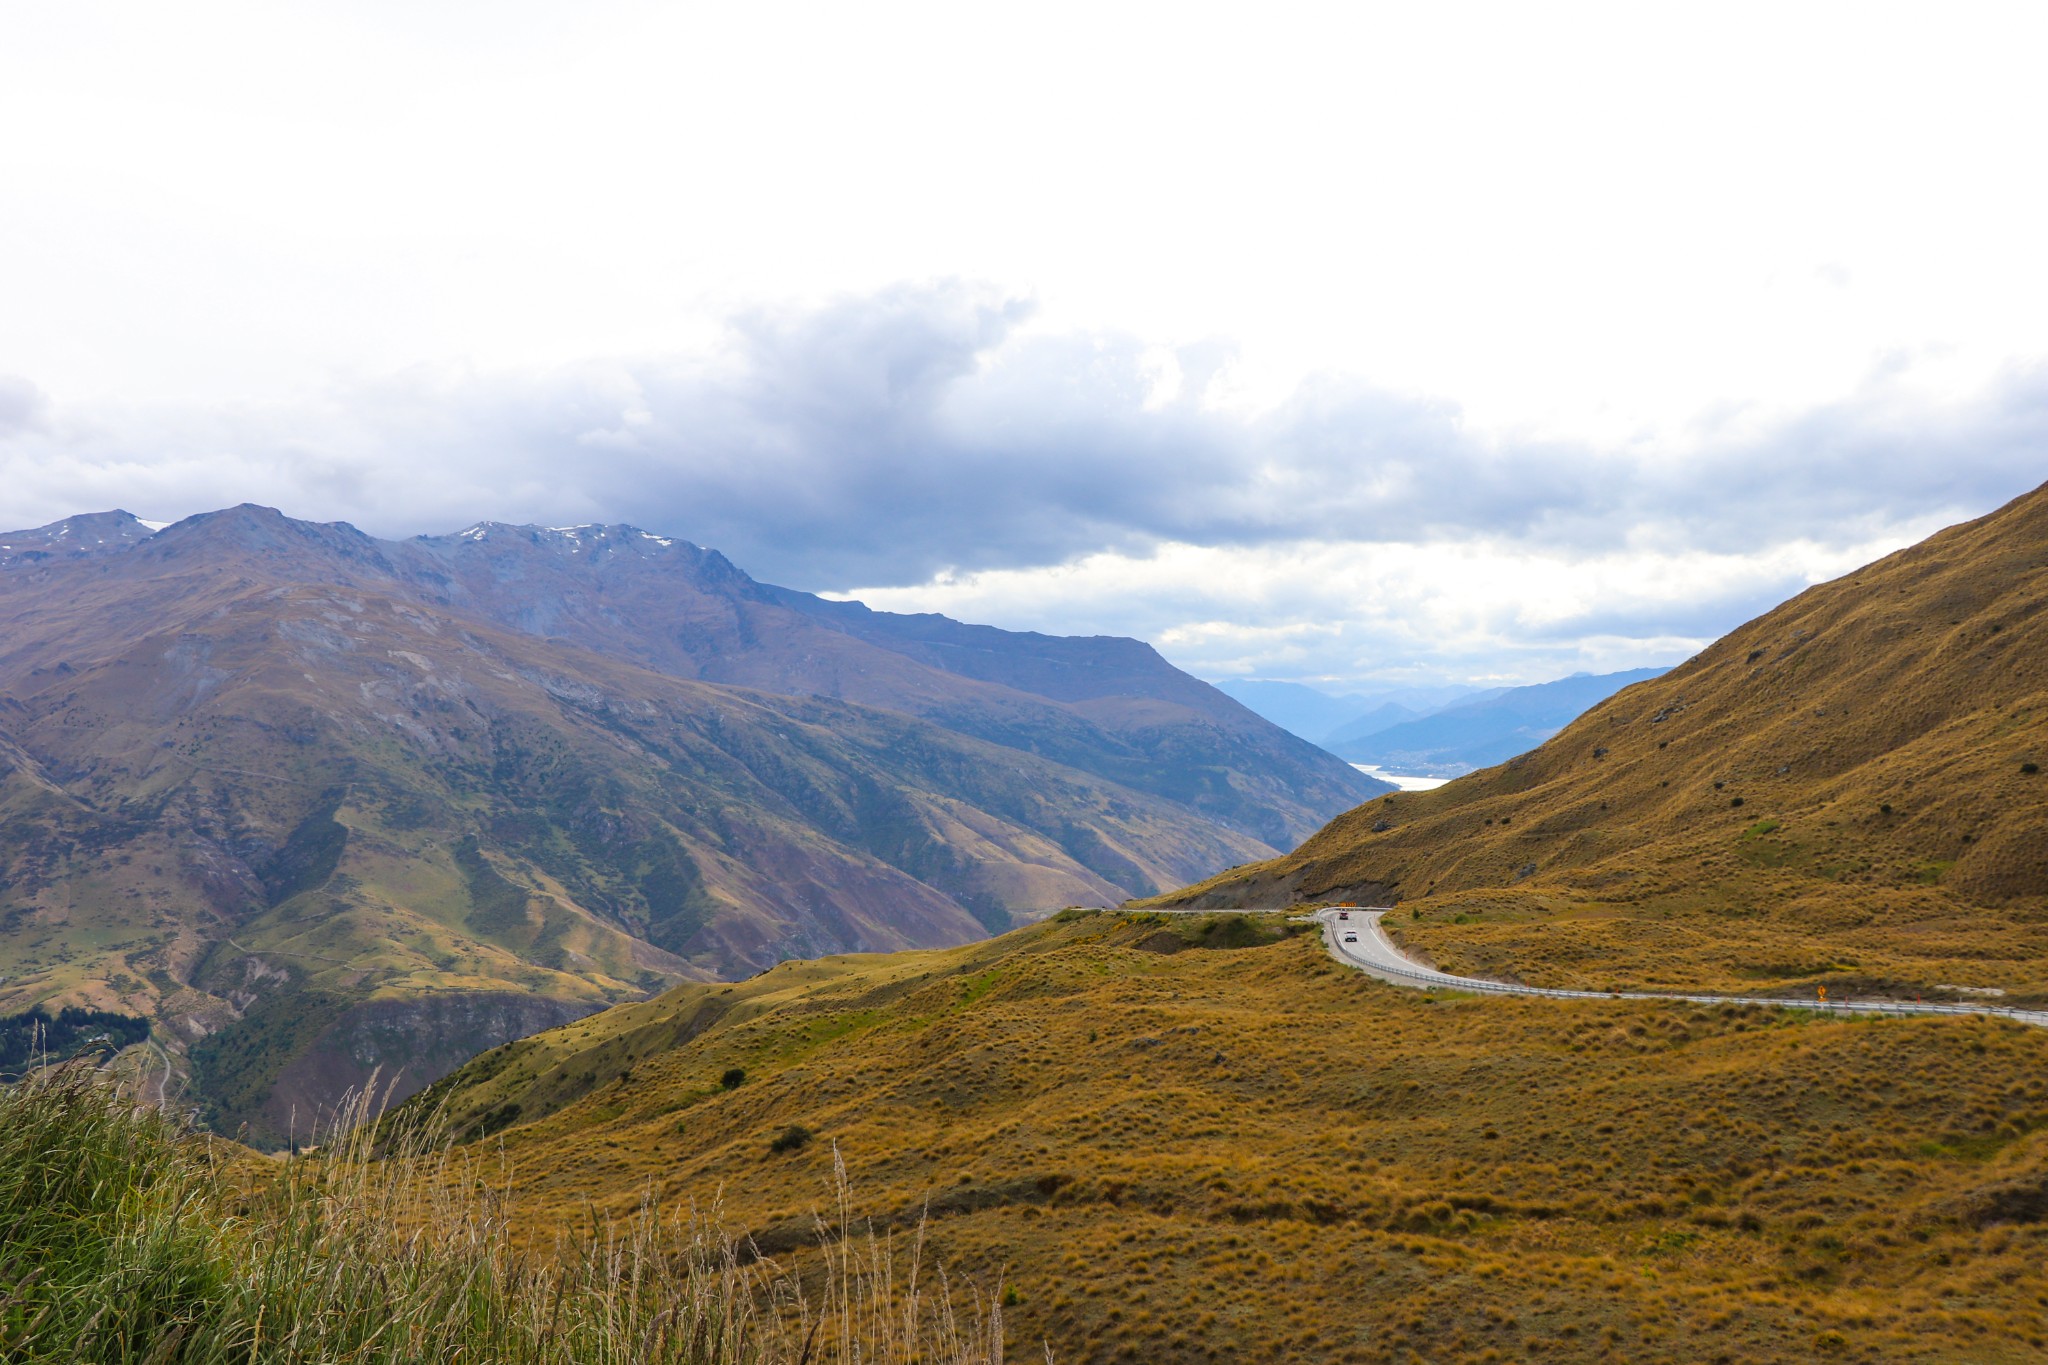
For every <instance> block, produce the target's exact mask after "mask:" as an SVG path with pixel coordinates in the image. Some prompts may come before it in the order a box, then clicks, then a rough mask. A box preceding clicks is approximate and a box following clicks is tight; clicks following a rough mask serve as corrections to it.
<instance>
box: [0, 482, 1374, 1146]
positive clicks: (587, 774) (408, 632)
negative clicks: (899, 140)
mask: <svg viewBox="0 0 2048 1365" xmlns="http://www.w3.org/2000/svg"><path fill="white" fill-rule="evenodd" d="M67 528H69V529H68V530H67ZM144 533H147V534H144ZM0 544H7V545H13V546H16V547H21V548H17V550H15V551H13V552H12V553H13V554H14V556H15V557H14V558H12V559H10V560H8V561H6V562H5V563H4V564H0V977H4V978H5V979H4V981H0V1010H12V1009H19V1008H26V1007H27V1006H28V1005H31V1004H37V1003H45V1002H50V1003H57V1004H61V1003H67V1002H71V1001H77V1002H79V1003H89V1004H93V1005H96V1006H99V1007H103V1008H112V1009H122V1010H126V1011H129V1012H132V1013H141V1014H146V1015H150V1016H153V1017H155V1018H156V1019H158V1021H159V1024H160V1028H159V1032H160V1035H161V1037H162V1040H163V1041H164V1042H165V1043H167V1044H170V1045H172V1046H173V1048H174V1049H175V1048H176V1047H179V1046H183V1047H185V1048H188V1049H189V1050H190V1070H191V1074H192V1082H193V1085H194V1087H195V1093H196V1094H197V1095H198V1096H199V1097H200V1098H202V1099H204V1100H205V1101H206V1102H207V1103H209V1104H210V1105H212V1106H213V1107H214V1112H215V1116H216V1118H217V1120H218V1121H220V1122H222V1123H224V1124H225V1123H230V1122H232V1123H240V1122H244V1121H247V1122H251V1123H253V1124H256V1125H257V1126H258V1128H259V1129H263V1130H265V1131H269V1132H271V1133H275V1132H277V1131H279V1130H280V1129H281V1127H282V1124H283V1122H284V1120H285V1116H286V1115H287V1114H288V1112H289V1110H290V1109H291V1107H292V1106H293V1105H298V1106H299V1107H301V1108H309V1107H311V1106H314V1105H317V1104H318V1103H320V1102H323V1101H324V1100H325V1099H328V1098H331V1097H332V1095H333V1094H334V1093H336V1092H335V1091H334V1086H335V1085H336V1084H338V1083H339V1082H340V1081H342V1080H344V1079H346V1078H350V1077H353V1078H354V1079H357V1080H360V1079H361V1078H362V1077H363V1076H364V1075H366V1074H367V1070H368V1067H369V1065H371V1064H372V1063H370V1062H368V1061H365V1060H364V1058H365V1055H366V1052H365V1049H364V1048H362V1047H357V1046H354V1045H352V1044H348V1043H346V1042H345V1041H344V1040H346V1039H348V1038H352V1037H358V1036H361V1035H362V1031H363V1028H364V1027H367V1025H365V1024H364V1022H363V1021H364V1020H365V1019H367V1018H369V1017H370V1016H369V1015H366V1014H365V1013H364V1011H365V1010H367V1009H370V1007H372V1006H375V1007H376V1009H377V1010H380V1011H384V1014H379V1015H378V1016H377V1017H379V1018H383V1017H387V1016H388V1015H390V1010H391V1008H392V1007H391V1006H389V1005H388V1004H385V1003H382V1002H389V1001H393V1000H404V1001H410V1002H413V1006H417V1007H418V1008H413V1007H411V1006H409V1007H408V1010H404V1011H399V1013H398V1015H396V1016H390V1017H411V1018H416V1019H421V1020H426V1019H431V1018H436V1017H441V1015H440V1014H437V1013H436V1011H437V1010H439V1011H441V1014H446V1012H447V1011H446V1009H444V1008H443V1005H442V1004H435V1003H434V1002H436V1001H440V1002H444V1004H445V1002H446V1001H447V1000H448V999H449V998H450V997H462V996H465V995H467V994H469V993H475V992H482V993H484V994H487V995H490V996H493V997H497V998H502V999H504V1000H518V999H537V1000H541V1001H545V1002H549V1003H548V1005H547V1007H546V1008H547V1009H550V1010H554V1009H560V1008H567V1009H571V1010H572V1011H573V1010H587V1009H590V1008H595V1007H597V1006H599V1005H601V1004H603V1003H606V1002H609V1001H616V1000H624V999H631V998H635V997H637V996H638V995H640V994H643V993H645V992H646V991H648V990H652V989H655V988H658V987H659V986H661V985H663V984H665V983H669V982H673V981H677V980H688V979H712V978H718V977H733V976H743V975H745V974H747V973H748V972H751V971H754V970H758V969H759V968H761V967H763V966H767V965H770V964H772V963H773V962H775V961H778V960H780V959H782V958H786V957H791V956H810V955H815V954H818V953H824V952H834V951H848V950H876V949H891V948H903V947H914V946H925V945H939V944H949V943H959V942H963V941H965V940H968V939H971V938H974V937H978V936H980V935H981V934H983V933H985V932H987V931H988V930H989V929H991V928H1003V927H1007V926H1008V925H1010V924H1011V923H1014V922H1017V921H1018V920H1019V919H1020V918H1029V917H1030V916H1032V915H1034V914H1037V913H1041V912H1043V911H1046V910H1050V909H1055V908H1057V907H1059V906H1060V905H1064V904H1070V903H1102V902H1108V901H1114V900H1118V899H1122V898H1123V897H1125V896H1127V895H1131V894H1142V893H1144V892H1147V891H1152V890H1157V889H1159V888H1161V887H1164V886H1168V885H1172V884H1174V883H1175V882H1177V881H1181V880H1185V879H1186V878H1187V877H1189V876H1191V875H1196V874H1199V873H1200V872H1202V871H1205V870H1208V869H1211V868H1214V867H1218V866H1224V865H1227V864H1230V863H1236V862H1243V861H1247V860H1248V859H1256V858H1260V857H1264V856H1269V855H1270V854H1271V853H1273V852H1275V851H1277V850H1278V849H1279V848H1282V847H1285V846H1287V845H1288V844H1290V843H1291V842H1292V841H1293V840H1294V839H1296V838H1298V837H1300V836H1301V835H1302V834H1305V833H1307V832H1308V831H1309V830H1310V829H1312V828H1314V827H1315V825H1316V824H1317V823H1319V822H1320V820H1321V819H1323V818H1325V817H1326V816H1327V814H1329V813H1330V812H1332V811H1334V810H1337V809H1341V808H1343V807H1345V806H1348V805H1351V804H1353V803H1355V802H1356V800H1358V799H1359V798H1360V797H1361V796H1362V795H1366V794H1369V793H1370V790H1371V788H1370V787H1369V786H1367V785H1366V784H1365V781H1364V779H1362V778H1360V777H1358V775H1356V774H1355V773H1353V772H1351V771H1350V770H1349V769H1347V768H1345V767H1344V765H1343V764H1341V763H1339V762H1338V761H1337V760H1335V759H1333V758H1330V757H1328V756H1327V755H1323V754H1321V753H1320V751H1317V750H1315V749H1314V748H1313V746H1309V745H1307V744H1304V743H1302V742H1301V741H1298V740H1296V739H1294V738H1293V737H1291V736H1288V735H1285V734H1284V733H1282V732H1280V731H1278V730H1277V729H1275V728H1274V727H1271V726H1269V725H1267V724H1266V723H1265V722H1263V721H1260V720H1258V719H1257V718H1256V717H1254V716H1252V715H1251V714H1250V713H1249V712H1246V711H1244V710H1243V709H1242V708H1241V707H1238V706H1237V704H1236V703H1234V702H1231V701H1230V700H1229V699H1227V698H1225V697H1222V696H1221V695H1220V694H1217V693H1214V692H1213V690H1210V689H1207V688H1206V687H1205V686H1204V685H1203V684H1200V683H1196V682H1194V680H1192V679H1189V678H1186V676H1185V675H1183V674H1180V673H1178V672H1177V671H1176V670H1174V669H1172V668H1171V666H1169V665H1167V664H1166V663H1165V661H1164V660H1161V659H1159V657H1158V656H1157V655H1156V654H1155V653H1153V652H1152V651H1151V650H1149V649H1148V648H1146V647H1145V646H1143V645H1140V644H1138V643H1136V642H1133V641H1117V640H1081V641H1070V640H1056V639H1053V638H1051V637H1044V636H1017V635H1012V634H1008V633H1005V632H999V631H985V630H983V629H981V628H976V627H968V626H962V625H960V624H959V623H954V622H947V621H944V620H943V619H942V618H892V617H888V616H885V615H883V614H881V613H869V612H866V611H865V609H861V608H857V607H856V606H854V605H853V604H838V603H825V602H823V601H822V600H821V599H815V598H809V597H808V596H807V595H805V594H799V593H794V592H791V591H789V590H786V589H778V588H773V587H770V586H768V585H763V584H758V583H755V582H754V581H753V580H752V579H750V578H748V577H747V576H746V575H745V574H744V573H742V572H740V571H739V570H738V569H737V568H736V567H735V566H733V565H731V564H730V562H729V561H726V560H725V559H724V558H723V557H722V556H719V555H717V554H716V553H715V552H713V551H708V550H703V549H701V548H699V547H696V546H693V545H689V544H688V543H687V542H683V541H680V540H676V539H674V538H669V537H660V536H655V535H652V534H650V533H647V532H642V531H637V530H634V529H632V528H627V527H571V528H563V529H558V530H552V531H551V530H546V529H544V528H530V527H529V528H510V527H499V526H490V525H484V526H478V527H472V528H470V530H468V531H466V532H462V533H458V534H457V535H454V536H443V537H426V538H420V539H417V540H412V541H382V540H377V539H375V538H373V537H370V536H367V535H364V534H363V533H362V532H360V531H358V530H356V529H355V528H353V527H350V526H347V525H345V524H339V523H336V524H315V523H308V522H302V521H295V520H292V519H290V518H287V517H284V516H282V515H281V514H279V513H277V512H274V511H271V510H269V509H263V508H255V507H239V508H231V509H227V510H226V511H223V512H219V513H212V514H207V515H204V516H200V517H194V518H188V519H187V520H185V521H183V522H179V523H177V524H175V525H172V526H169V527H166V528H164V529H163V530H160V531H155V532H150V531H149V528H148V527H147V526H146V525H145V524H143V523H141V522H139V521H137V520H136V519H134V518H132V517H128V516H126V515H125V514H98V515H95V516H94V517H90V518H71V519H69V520H68V521H67V522H65V523H58V524H57V526H56V527H55V528H44V529H43V530H42V531H39V532H34V533H18V534H12V535H0ZM52 547H55V548H52ZM72 547H80V548H72ZM478 1004H479V1005H480V1006H481V1005H482V1004H483V1002H482V1000H481V999H479V1000H478ZM458 1013H461V1011H458ZM543 1013H544V1014H545V1011H543ZM518 1014H519V1011H518V1010H516V1009H511V1008H509V1007H506V1008H499V1007H497V1006H492V1007H491V1008H479V1009H477V1010H471V1011H468V1012H467V1013H466V1014H464V1017H466V1018H467V1017H474V1018H476V1019H481V1020H484V1021H486V1022H485V1024H484V1025H481V1026H480V1028H481V1030H482V1031H481V1032H478V1033H477V1034H476V1036H475V1037H474V1038H472V1039H471V1040H470V1041H472V1042H474V1043H475V1044H476V1046H478V1047H483V1046H489V1045H491V1042H492V1040H491V1039H490V1038H488V1037H486V1036H485V1035H486V1034H488V1033H489V1032H490V1030H491V1027H495V1025H492V1024H490V1023H489V1021H491V1020H494V1019H496V1020H504V1019H509V1018H512V1017H513V1016H515V1015H518ZM451 1017H452V1016H451ZM560 1017H562V1016H561V1015H560V1014H559V1013H556V1014H552V1015H547V1016H546V1018H545V1020H543V1021H544V1022H545V1021H552V1020H554V1019H558V1018H560ZM498 1041H502V1040H498ZM369 1051H376V1052H378V1054H379V1059H378V1061H377V1062H376V1063H375V1064H380V1065H384V1066H385V1067H386V1070H387V1072H388V1071H389V1069H390V1063H391V1062H392V1059H393V1058H395V1057H397V1056H400V1055H402V1053H403V1049H393V1048H390V1047H385V1048H381V1049H369ZM420 1055H421V1056H424V1055H425V1054H424V1052H422V1053H421V1054H420ZM350 1059H353V1060H350ZM445 1064H452V1061H448V1062H446V1063H445ZM442 1065H443V1063H435V1064H434V1066H428V1067H426V1071H427V1072H431V1071H434V1070H435V1069H436V1068H437V1067H440V1066H442ZM425 1079H431V1076H430V1075H428V1074H424V1073H422V1072H419V1071H417V1070H416V1071H415V1072H414V1073H413V1074H411V1075H409V1076H408V1078H407V1081H406V1084H407V1085H411V1084H414V1083H417V1082H420V1081H423V1080H425Z"/></svg>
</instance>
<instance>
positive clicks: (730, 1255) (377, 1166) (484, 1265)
mask: <svg viewBox="0 0 2048 1365" xmlns="http://www.w3.org/2000/svg"><path fill="white" fill-rule="evenodd" d="M347 1117H349V1118H351V1119H360V1118H361V1117H362V1109H361V1108H360V1107H359V1108H358V1109H357V1111H356V1112H355V1113H354V1114H351V1115H348V1116H347ZM354 1131H355V1132H357V1133H359V1134H364V1135H367V1134H368V1133H369V1131H370V1129H369V1127H368V1126H367V1125H358V1126H356V1127H355V1128H354ZM489 1164H490V1163H489V1160H488V1158H487V1157H486V1158H484V1159H477V1158H475V1157H473V1156H471V1155H470V1154H467V1153H460V1152H451V1151H450V1150H449V1149H447V1148H445V1147H443V1148H434V1147H428V1146H423V1145H417V1144H415V1145H409V1146H407V1147H405V1148H403V1149H402V1150H400V1151H398V1152H396V1153H391V1154H387V1155H385V1156H383V1157H382V1158H381V1159H372V1154H371V1152H370V1151H369V1148H368V1139H367V1136H362V1137H357V1138H352V1139H345V1140H344V1141H343V1142H341V1143H340V1144H339V1145H338V1146H336V1147H334V1148H332V1149H329V1150H326V1151H322V1152H318V1153H316V1154H313V1155H309V1156H305V1157H301V1158H298V1159H295V1160H291V1161H288V1162H286V1163H284V1164H283V1166H282V1169H278V1168H276V1167H273V1166H271V1165H270V1164H269V1163H267V1162H264V1161H262V1160H261V1159H259V1158H256V1157H254V1156H253V1155H252V1154H250V1153H247V1152H246V1151H244V1150H242V1149H239V1148H233V1147H231V1146H230V1145H228V1144H224V1143H218V1142H209V1141H207V1140H204V1139H201V1138H199V1137H196V1136H195V1135H193V1134H192V1133H191V1132H189V1131H188V1130H186V1129H184V1128H183V1127H182V1126H180V1125H179V1124H178V1123H177V1122H176V1121H175V1120H173V1119H171V1118H169V1117H167V1116H165V1115H163V1114H161V1113H158V1112H157V1111H154V1110H150V1109H146V1108H139V1107H137V1106H135V1105H133V1104H130V1103H128V1102H126V1101H124V1100H123V1099H121V1098H120V1097H119V1096H118V1095H117V1094H116V1093H115V1092H114V1091H113V1090H112V1089H111V1088H110V1087H109V1086H107V1085H106V1084H105V1083H104V1082H103V1081H102V1079H101V1078H100V1077H99V1076H97V1075H95V1074H94V1073H92V1072H91V1071H89V1070H87V1069H84V1068H81V1067H77V1066H71V1067H61V1068H53V1069H47V1070H44V1071H41V1072H38V1073H35V1074H33V1075H32V1076H30V1077H29V1078H28V1079H27V1080H24V1081H22V1082H21V1083H19V1084H17V1085H14V1086H11V1087H7V1088H5V1089H0V1360H6V1361H8V1362H16V1363H19V1365H28V1363H29V1362H43V1361H51V1362H55V1361H64V1362H78V1361H92V1362H121V1363H122V1365H127V1363H128V1362H135V1363H136V1365H205V1363H210V1362H223V1363H225V1362H229V1361H233V1362H236V1365H252V1363H253V1362H276V1363H278V1365H283V1363H284V1362H291V1363H292V1365H301V1363H303V1365H328V1363H329V1362H333V1363H335V1365H339V1363H340V1362H351V1363H352V1365H354V1363H356V1362H360V1363H361V1365H377V1363H381V1362H391V1363H392V1365H396V1363H397V1362H401V1361H403V1362H416V1361H435V1362H444V1361H462V1362H476V1363H477V1365H495V1363H496V1362H519V1363H520V1365H529V1363H530V1365H586V1363H588V1365H628V1363H629V1362H630V1363H631V1365H641V1363H642V1362H661V1363H664V1365H665V1363H669V1362H673V1363H674V1365H725V1363H727V1362H731V1363H732V1365H742V1363H746V1365H753V1363H755V1362H758V1363H759V1365H779V1363H780V1362H799V1361H811V1360H821V1361H822V1360H838V1361H846V1362H855V1361H859V1362H873V1363H874V1365H892V1363H893V1362H907V1361H919V1362H933V1363H934V1365H939V1363H944V1362H958V1363H959V1365H970V1363H972V1362H1000V1360H1001V1359H1002V1346H1001V1341H1002V1317H1001V1309H1000V1308H999V1307H998V1306H997V1305H996V1303H995V1301H994V1299H993V1297H988V1298H983V1297H981V1296H978V1295H976V1294H974V1293H973V1292H972V1291H971V1290H968V1291H965V1292H956V1291H955V1290H954V1288H953V1287H952V1286H951V1285H950V1284H949V1283H948V1282H947V1281H946V1279H945V1276H944V1274H943V1272H939V1273H937V1274H936V1275H931V1274H927V1273H925V1270H924V1268H923V1266H922V1261H923V1254H922V1253H923V1242H922V1239H921V1238H918V1239H917V1240H916V1241H915V1242H914V1243H913V1244H912V1245H911V1246H910V1247H909V1248H908V1249H907V1250H906V1249H905V1248H903V1247H900V1246H898V1245H897V1244H896V1243H895V1242H894V1241H892V1240H891V1239H890V1238H888V1237H885V1236H880V1235H875V1234H873V1233H871V1232H868V1231H866V1230H865V1229H863V1228H861V1227H859V1226H857V1225H855V1224H854V1223H853V1222H852V1220H851V1219H850V1218H848V1217H847V1216H846V1214H845V1208H846V1200H845V1190H844V1186H843V1184H842V1185H841V1187H840V1191H839V1193H840V1208H841V1216H840V1219H839V1221H838V1224H837V1226H834V1227H829V1228H828V1227H825V1226H823V1225H822V1224H821V1225H819V1226H817V1227H816V1233H817V1235H816V1237H815V1238H813V1239H811V1240H812V1242H813V1244H814V1246H815V1247H816V1248H817V1249H816V1250H814V1251H812V1252H811V1253H810V1254H809V1256H808V1257H801V1256H792V1257H790V1258H788V1259H786V1260H783V1261H779V1262H778V1261H775V1260H771V1259H767V1258H760V1257H756V1256H754V1255H752V1253H751V1250H750V1249H748V1248H745V1247H742V1246H740V1245H738V1244H736V1243H734V1242H733V1241H732V1240H730V1239H729V1238H726V1237H725V1236H723V1235H722V1234H721V1233H719V1231H718V1230H717V1228H716V1226H715V1223H713V1222H712V1221H710V1220H708V1219H706V1218H703V1217H698V1216H694V1214H684V1215H664V1214H663V1213H662V1212H661V1211H659V1210H658V1209H656V1208H655V1207H654V1206H653V1205H652V1204H650V1203H643V1204H642V1206H641V1207H640V1208H639V1209H637V1210H635V1211H633V1212H631V1213H629V1214H628V1215H626V1216H624V1217H622V1218H616V1219H600V1218H598V1217H597V1216H596V1215H593V1216H592V1217H591V1219H590V1220H589V1222H588V1223H587V1224H586V1225H585V1226H584V1228H583V1229H582V1230H581V1231H580V1233H578V1234H576V1235H570V1236H564V1237H563V1238H561V1239H560V1240H559V1241H558V1242H557V1244H556V1246H555V1248H554V1252H553V1254H552V1255H535V1254H532V1253H530V1252H528V1251H524V1250H522V1249H520V1248H519V1247H518V1246H516V1245H515V1243H514V1242H513V1241H512V1239H511V1238H510V1237H509V1236H508V1230H507V1229H508V1224H507V1215H508V1212H509V1206H508V1201H507V1200H506V1198H505V1192H504V1189H503V1187H502V1186H501V1185H498V1184H495V1183H493V1181H492V1180H491V1179H489V1177H490V1176H491V1174H492V1172H491V1170H490V1169H489ZM842 1174H843V1173H842ZM933 1281H936V1284H934V1283H933ZM962 1304H964V1305H965V1307H964V1309H963V1308H962V1307H961V1305H962Z"/></svg>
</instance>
